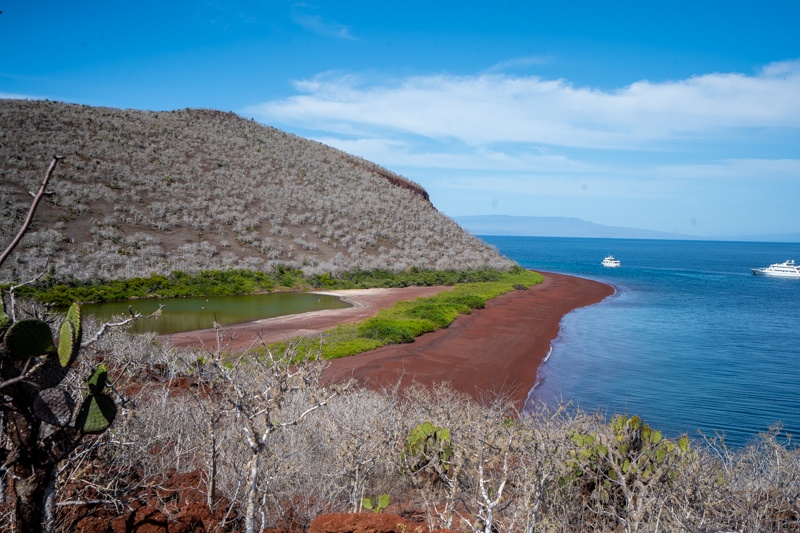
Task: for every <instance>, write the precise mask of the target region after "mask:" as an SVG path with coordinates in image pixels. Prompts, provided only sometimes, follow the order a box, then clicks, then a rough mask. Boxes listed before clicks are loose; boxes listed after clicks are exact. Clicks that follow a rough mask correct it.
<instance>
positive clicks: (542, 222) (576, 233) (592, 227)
mask: <svg viewBox="0 0 800 533" xmlns="http://www.w3.org/2000/svg"><path fill="white" fill-rule="evenodd" d="M454 220H455V221H456V222H457V223H458V224H459V225H460V226H461V227H462V228H464V229H465V230H467V231H469V232H470V233H473V234H475V235H506V236H517V237H523V236H527V237H584V238H598V239H667V240H716V241H755V242H800V233H784V234H772V235H704V236H697V235H687V234H684V233H671V232H667V231H653V230H646V229H637V228H623V227H619V226H604V225H602V224H595V223H594V222H588V221H586V220H581V219H579V218H574V217H536V216H510V215H469V216H460V217H454Z"/></svg>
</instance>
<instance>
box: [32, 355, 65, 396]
mask: <svg viewBox="0 0 800 533" xmlns="http://www.w3.org/2000/svg"><path fill="white" fill-rule="evenodd" d="M68 371H69V369H67V368H64V367H63V366H61V363H59V362H58V358H57V357H55V356H49V357H47V358H46V359H45V360H44V363H43V364H42V366H40V367H38V368H36V370H34V371H33V372H31V373H30V375H28V377H27V378H26V379H25V381H27V382H30V383H33V384H34V385H36V387H37V388H38V389H49V388H51V387H55V386H56V385H58V384H59V383H61V381H62V380H63V379H64V378H65V377H66V376H67V372H68Z"/></svg>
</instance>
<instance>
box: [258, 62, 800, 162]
mask: <svg viewBox="0 0 800 533" xmlns="http://www.w3.org/2000/svg"><path fill="white" fill-rule="evenodd" d="M296 88H297V89H298V90H299V91H302V92H303V93H304V94H298V95H295V96H292V97H289V98H286V99H283V100H276V101H271V102H265V103H263V104H260V105H257V106H254V107H252V108H250V109H249V110H248V111H249V112H250V113H252V114H253V115H255V116H258V117H260V118H262V119H264V120H265V121H267V122H276V121H277V122H281V123H291V124H293V125H302V126H304V127H307V128H311V129H315V130H322V131H328V132H333V133H340V134H348V135H352V134H354V132H361V133H362V134H363V135H365V136H369V134H370V133H372V136H373V137H374V136H381V135H378V133H382V134H383V135H386V132H393V135H397V134H401V133H402V134H407V135H416V136H420V137H427V138H431V139H437V140H443V139H455V140H458V141H460V142H463V143H466V144H468V145H473V146H477V145H487V144H491V143H502V142H515V143H530V144H544V145H552V146H570V147H582V148H605V149H608V148H616V149H632V148H641V147H647V146H655V145H656V144H657V143H660V142H664V141H683V140H691V139H705V138H719V137H725V136H726V135H728V134H731V133H740V130H742V129H747V128H764V127H783V128H800V98H797V95H798V94H800V61H791V62H783V63H774V64H771V65H768V66H767V67H765V68H764V69H762V70H761V71H760V72H758V73H757V74H755V75H749V76H748V75H744V74H739V73H728V74H719V73H714V74H706V75H702V76H696V77H692V78H689V79H685V80H678V81H668V82H659V83H655V82H649V81H640V82H636V83H634V84H631V85H629V86H627V87H623V88H620V89H618V90H615V91H601V90H598V89H593V88H591V87H576V86H574V85H572V84H571V83H569V82H567V81H566V80H545V79H542V78H539V77H536V76H508V75H499V74H482V75H476V76H460V77H458V76H445V75H431V76H417V77H411V78H406V79H404V80H398V81H396V82H393V83H384V84H369V83H367V82H366V80H364V79H362V78H360V77H357V76H348V75H343V76H337V75H336V74H332V73H326V74H324V75H320V76H318V77H317V78H315V79H313V80H306V81H303V82H299V83H297V84H296Z"/></svg>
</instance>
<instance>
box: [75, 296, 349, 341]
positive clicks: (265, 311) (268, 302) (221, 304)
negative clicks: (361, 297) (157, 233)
mask: <svg viewBox="0 0 800 533" xmlns="http://www.w3.org/2000/svg"><path fill="white" fill-rule="evenodd" d="M159 305H163V306H164V309H163V310H162V312H161V316H160V317H159V318H149V319H140V320H137V321H136V322H135V323H133V325H132V326H131V329H130V331H131V332H133V333H145V332H155V333H158V334H165V333H180V332H181V331H194V330H198V329H207V328H212V327H214V321H215V320H216V321H217V322H218V323H219V324H220V325H222V326H229V325H231V324H241V323H243V322H252V321H254V320H261V319H263V318H273V317H278V316H284V315H294V314H298V313H307V312H310V311H321V310H324V309H343V308H345V307H351V306H350V304H349V303H347V302H345V301H343V300H342V299H340V298H339V297H337V296H331V295H327V294H312V293H298V292H289V293H287V292H283V293H270V294H250V295H246V296H222V297H217V298H213V297H210V298H157V299H147V300H126V301H122V302H105V303H99V304H84V305H82V306H81V310H82V312H83V315H84V316H93V317H95V318H97V319H98V320H100V321H103V322H108V321H113V320H115V319H118V318H119V317H120V315H124V316H125V317H128V316H130V314H129V311H128V307H129V306H130V308H131V309H132V310H133V311H134V312H137V313H141V314H142V315H149V314H152V313H153V312H154V311H156V310H157V309H158V306H159Z"/></svg>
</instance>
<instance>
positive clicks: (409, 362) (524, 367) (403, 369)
mask: <svg viewBox="0 0 800 533" xmlns="http://www.w3.org/2000/svg"><path fill="white" fill-rule="evenodd" d="M543 276H544V282H543V283H541V284H539V285H536V286H534V287H531V288H530V289H528V290H525V291H513V292H510V293H508V294H505V295H503V296H500V297H498V298H495V299H494V300H491V301H489V302H487V304H486V308H485V309H479V310H474V311H473V312H472V313H471V314H469V315H466V316H461V317H459V318H458V319H456V321H455V322H453V323H452V324H451V325H450V327H448V328H446V329H442V330H439V331H435V332H433V333H427V334H425V335H423V336H421V337H418V338H417V339H416V340H415V341H414V342H413V343H410V344H395V345H390V346H384V347H383V348H379V349H377V350H373V351H371V352H367V353H363V354H360V355H357V356H355V357H347V358H344V359H336V360H334V361H331V366H330V367H329V368H328V369H327V370H326V371H325V372H326V374H325V376H326V378H327V379H329V380H330V381H332V382H333V381H337V380H342V379H347V378H349V377H353V378H355V379H356V380H357V381H359V382H360V383H362V384H364V385H366V386H368V387H373V388H378V387H384V386H391V385H393V384H395V383H397V381H398V379H399V380H400V382H401V386H405V385H408V384H409V383H411V382H412V381H417V382H421V383H424V384H429V385H430V384H434V383H439V382H449V383H450V384H451V385H452V386H453V388H454V389H456V390H458V391H461V392H464V393H466V394H468V395H470V396H472V397H473V398H476V399H481V397H482V396H484V395H486V394H488V395H489V396H491V395H495V394H499V393H504V394H508V395H509V396H510V399H511V400H513V401H514V403H515V405H516V406H517V407H518V408H522V406H523V405H524V403H525V400H526V398H527V396H528V392H529V391H530V389H531V388H532V387H533V385H534V383H535V382H536V372H537V369H538V368H539V365H540V364H541V363H542V361H543V360H544V358H545V357H546V356H547V352H548V351H549V349H550V344H551V342H552V341H553V340H554V339H555V338H556V336H557V335H558V330H559V325H560V323H561V319H562V318H563V316H564V315H566V314H567V313H569V312H570V311H572V310H574V309H577V308H580V307H586V306H588V305H592V304H595V303H598V302H600V301H602V300H603V299H605V298H606V297H608V296H610V295H611V294H613V293H614V288H613V287H611V286H609V285H606V284H604V283H600V282H597V281H592V280H588V279H584V278H577V277H574V276H566V275H562V274H552V273H543Z"/></svg>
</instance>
